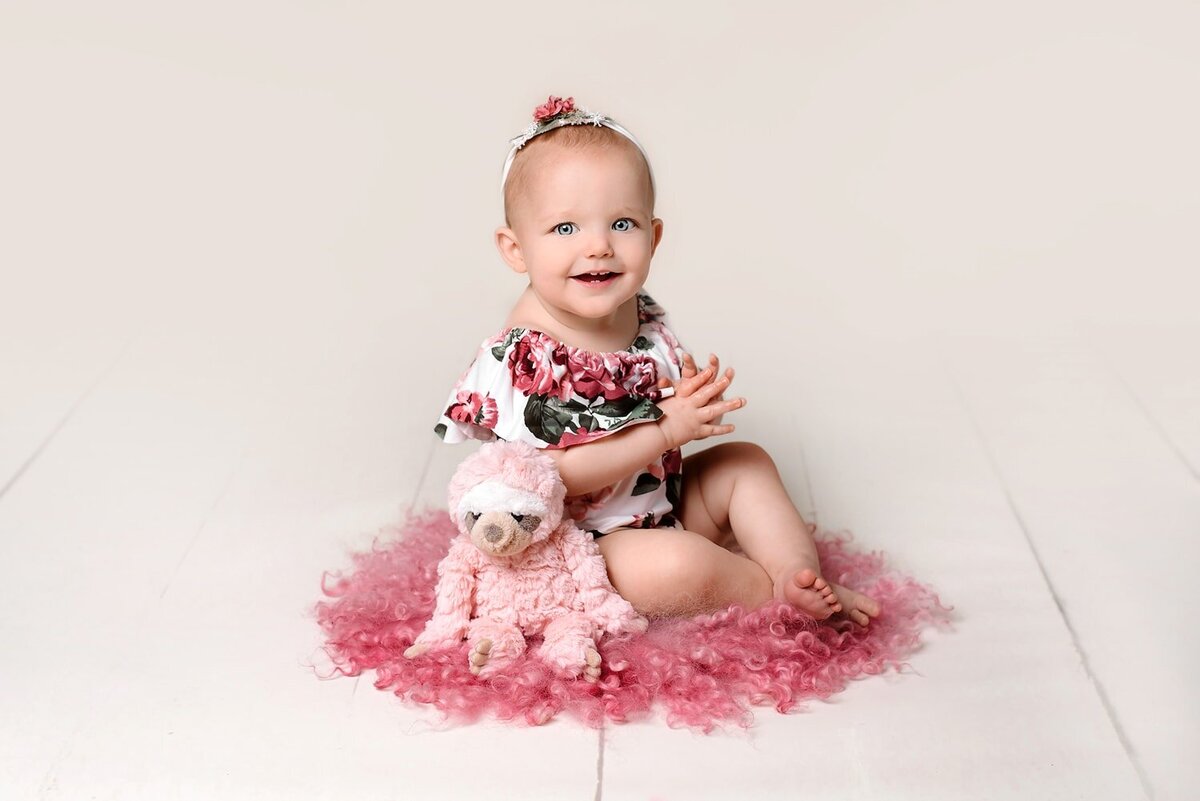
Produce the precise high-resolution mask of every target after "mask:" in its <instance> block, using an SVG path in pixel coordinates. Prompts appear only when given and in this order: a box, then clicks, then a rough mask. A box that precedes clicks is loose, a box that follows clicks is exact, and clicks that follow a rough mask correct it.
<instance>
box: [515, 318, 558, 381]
mask: <svg viewBox="0 0 1200 801" xmlns="http://www.w3.org/2000/svg"><path fill="white" fill-rule="evenodd" d="M550 351H551V348H550V344H549V340H547V338H546V336H545V334H542V333H541V332H539V331H530V332H528V334H527V335H526V336H524V337H522V338H520V339H519V340H517V342H516V343H515V344H514V345H513V349H512V352H511V353H510V354H509V356H508V370H509V373H510V374H511V375H512V383H513V386H514V387H516V388H517V389H519V390H520V391H521V392H524V393H525V394H526V395H530V394H533V395H550V394H558V391H559V387H558V381H557V379H555V377H554V361H553V359H552V358H551V355H550Z"/></svg>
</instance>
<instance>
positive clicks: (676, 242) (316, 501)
mask: <svg viewBox="0 0 1200 801" xmlns="http://www.w3.org/2000/svg"><path fill="white" fill-rule="evenodd" d="M610 6H611V8H610V7H609V6H605V9H604V13H598V12H597V10H596V8H595V7H594V5H589V4H581V5H577V6H572V5H571V4H563V3H560V2H555V1H553V0H527V1H526V2H525V3H523V4H522V5H521V6H520V7H514V6H511V5H501V4H495V3H478V4H471V3H467V4H441V5H439V4H428V3H427V4H397V3H378V2H377V3H370V2H366V3H355V4H335V3H324V4H323V3H303V4H299V3H280V2H276V1H275V0H237V1H236V2H233V0H211V2H206V3H194V4H173V3H165V4H164V3H157V4H156V3H144V2H138V0H113V1H112V2H109V3H105V4H102V5H98V4H95V3H85V2H75V3H71V2H63V3H28V2H21V1H20V0H12V1H11V2H5V3H3V4H2V5H0V66H2V67H3V69H0V116H2V117H3V121H2V122H0V569H2V570H3V576H4V579H3V581H0V801H10V800H11V801H32V800H34V799H37V800H41V799H67V800H68V801H75V799H120V800H121V801H140V800H141V799H145V800H146V801H164V800H167V799H221V800H222V801H227V800H231V801H237V800H239V799H288V801H297V800H298V799H338V801H340V800H341V799H350V798H353V799H410V798H411V799H423V798H447V799H460V798H461V799H467V798H471V799H474V798H487V799H489V801H499V799H507V798H522V799H525V798H546V799H555V801H561V800H562V799H578V800H579V801H592V800H593V799H603V801H627V800H628V801H649V800H650V799H660V800H661V801H675V799H688V801H696V799H726V798H732V797H737V798H742V797H745V798H770V799H775V798H780V799H782V798H805V799H831V800H833V801H852V800H853V799H873V800H879V799H887V800H888V801H897V800H898V799H914V801H916V800H917V799H919V800H920V801H932V800H934V799H944V800H945V801H961V800H962V799H1020V801H1030V799H1054V800H1055V801H1057V800H1058V799H1067V798H1079V799H1088V801H1104V800H1107V799H1112V800H1113V801H1129V800H1130V799H1155V801H1187V800H1188V799H1194V798H1197V797H1200V760H1197V759H1196V755H1197V754H1200V690H1197V681H1196V677H1197V676H1198V675H1200V634H1198V633H1197V627H1196V625H1195V620H1196V618H1197V612H1198V611H1200V609H1198V607H1200V604H1198V603H1197V600H1196V595H1197V591H1196V588H1195V581H1194V578H1193V577H1194V576H1196V575H1197V574H1198V573H1197V570H1198V568H1200V544H1198V543H1200V370H1198V369H1197V363H1198V361H1197V355H1196V354H1197V352H1198V351H1200V316H1198V315H1197V313H1196V299H1197V298H1198V297H1200V281H1198V280H1197V278H1196V276H1195V267H1196V264H1197V263H1200V250H1198V249H1197V240H1196V236H1195V221H1196V219H1197V218H1198V217H1200V196H1198V195H1197V194H1196V191H1195V187H1196V186H1200V150H1198V149H1197V148H1196V147H1195V142H1197V141H1200V114H1198V113H1197V110H1196V109H1197V107H1196V104H1195V103H1194V102H1188V101H1187V99H1188V98H1194V97H1195V95H1196V87H1197V86H1198V85H1200V56H1198V55H1197V53H1198V51H1197V49H1196V47H1195V41H1196V38H1197V31H1198V30H1200V13H1198V11H1197V6H1196V5H1195V4H1194V3H1182V2H1180V3H1176V2H1161V3H1149V4H1144V3H1124V4H1122V3H1105V4H1095V3H1082V2H1075V0H1052V1H1049V2H1048V1H1047V0H1012V2H1006V3H1002V4H1000V3H994V4H975V3H948V2H943V1H942V0H917V1H916V2H911V3H902V4H897V3H840V4H839V3H821V2H815V1H814V2H798V3H786V4H785V3H771V2H765V0H764V1H763V2H744V3H738V4H728V3H694V2H689V3H683V2H682V1H681V0H680V1H679V2H670V1H667V0H664V2H660V3H651V4H644V3H642V4H638V3H620V2H617V3H614V4H610ZM667 32H670V33H669V35H668V33H667ZM548 92H553V93H555V94H560V95H564V96H566V95H571V94H573V95H574V96H575V97H576V99H577V101H578V102H580V103H581V104H583V105H588V106H589V107H594V108H595V109H596V110H599V111H601V112H604V113H608V114H611V115H612V116H614V117H616V118H617V119H620V120H621V121H622V122H623V123H625V124H628V125H630V126H631V129H632V130H636V131H637V133H638V136H639V139H640V140H641V141H642V142H643V144H644V145H646V146H647V148H648V150H649V152H650V153H651V156H652V159H653V161H654V170H655V177H656V180H657V181H658V182H659V184H660V190H661V191H660V195H659V198H658V207H657V209H656V211H657V212H658V214H659V216H661V217H662V218H664V220H665V221H666V229H665V236H664V240H663V244H662V246H661V247H660V248H659V250H658V252H657V254H656V256H655V260H654V267H653V272H652V275H651V278H650V281H649V283H648V285H647V289H648V290H649V291H650V293H651V294H652V295H653V296H654V297H655V298H656V299H657V300H659V301H660V302H661V303H662V304H663V305H664V306H665V307H666V309H667V310H668V312H670V313H671V315H672V318H673V322H674V325H675V328H676V331H677V333H678V334H679V335H680V337H681V339H682V340H683V342H684V343H685V344H686V345H688V346H689V347H691V348H693V349H694V350H695V352H697V353H699V354H701V355H702V356H703V355H705V354H707V353H708V352H709V351H714V350H715V351H716V352H717V353H718V354H719V355H720V356H721V358H722V361H723V363H725V364H728V365H732V366H734V367H735V368H736V369H737V379H736V382H735V389H736V391H738V392H739V393H740V394H744V395H745V396H746V397H747V398H748V399H749V404H748V405H747V406H746V408H745V409H744V410H741V411H739V412H738V413H737V415H736V418H735V419H732V420H731V421H732V422H736V423H737V425H738V431H737V433H736V435H735V436H736V437H738V438H743V439H748V440H752V441H755V442H758V443H760V444H762V445H764V446H765V447H766V448H767V449H768V450H769V451H770V452H771V453H772V455H773V456H774V457H775V459H776V461H777V463H778V465H779V467H780V470H781V472H782V474H783V475H784V477H785V479H786V481H787V483H788V486H789V487H790V489H791V490H792V492H793V497H794V499H795V501H796V503H797V504H798V505H799V506H800V507H801V509H802V511H803V512H804V513H805V514H806V515H808V516H810V517H811V518H814V519H816V520H817V521H818V522H819V523H820V524H821V525H822V526H823V527H826V528H828V529H850V530H852V531H853V532H854V534H855V535H856V538H857V541H858V543H859V544H860V546H861V547H863V548H868V549H878V550H883V551H886V552H887V553H888V554H889V556H890V558H891V560H892V562H893V563H894V564H895V565H896V566H897V567H899V568H901V569H902V570H904V571H906V572H908V573H910V574H912V575H914V576H915V577H917V578H919V579H920V580H922V581H925V582H928V583H930V584H932V585H933V586H934V587H935V588H936V589H937V590H938V591H939V592H940V594H941V596H942V597H943V599H944V600H945V601H946V602H948V603H950V604H953V605H954V606H955V608H956V616H957V622H956V628H955V629H954V630H953V631H948V632H932V631H931V632H929V633H928V634H927V636H926V639H925V644H924V647H923V648H922V649H921V650H920V651H918V652H917V653H916V654H915V655H914V656H913V658H912V660H911V664H910V669H908V670H906V671H905V672H904V673H903V675H896V674H892V675H887V676H880V677H874V678H870V679H867V680H864V681H861V682H856V683H854V684H853V685H852V686H851V687H850V688H848V689H847V690H846V691H845V692H843V693H841V694H840V695H838V696H837V697H835V698H834V699H832V700H831V701H830V702H828V703H813V704H810V705H809V706H808V707H807V708H806V709H805V710H804V711H802V712H800V713H798V714H794V715H790V716H780V715H778V714H776V713H775V712H773V711H771V710H769V709H768V710H763V711H761V712H760V713H759V714H758V717H757V723H756V725H755V726H754V727H753V729H751V730H750V731H749V732H748V733H744V732H740V731H734V732H727V733H721V734H715V735H712V736H707V737H706V736H703V735H699V734H695V733H693V732H690V731H679V730H670V729H667V728H666V727H665V726H664V725H663V723H662V722H661V721H658V720H655V721H650V722H643V723H637V724H631V725H625V726H614V727H609V728H607V729H605V730H604V731H602V732H597V731H593V730H589V729H584V728H581V727H580V726H578V725H576V724H574V723H571V722H570V721H566V720H563V721H555V722H553V723H551V724H550V725H548V726H546V727H543V728H536V729H529V728H521V727H514V726H509V725H498V724H494V723H481V724H478V725H473V726H467V727H452V728H448V729H447V728H441V727H439V726H437V725H435V723H434V722H432V721H431V718H430V717H429V715H428V713H427V711H426V710H423V709H420V708H413V707H409V706H405V705H404V704H402V703H401V702H400V701H398V700H397V699H396V698H394V697H393V696H391V695H388V694H386V693H382V692H379V691H377V690H375V689H374V688H373V686H372V684H371V680H370V678H369V677H365V676H364V677H361V678H359V679H337V680H330V681H320V680H318V679H317V678H315V676H314V672H315V669H319V668H320V666H321V664H322V654H321V651H320V644H321V639H320V632H319V630H318V627H317V626H316V623H315V621H314V619H313V618H312V616H311V615H310V609H311V607H312V605H313V604H314V603H315V602H316V601H317V600H319V598H320V592H319V584H320V578H321V574H322V572H323V571H325V570H328V569H336V568H340V567H345V566H347V565H348V562H349V559H348V554H349V552H350V551H351V550H352V549H357V548H363V547H366V546H367V545H368V544H369V543H370V542H371V541H372V538H373V537H374V535H375V533H376V532H377V531H378V530H379V529H380V527H382V526H386V525H388V524H390V523H392V522H394V521H397V520H398V519H400V517H401V511H402V509H403V508H404V507H405V506H407V505H410V504H413V503H418V504H421V505H433V504H436V505H440V504H441V503H443V493H444V487H445V484H446V481H447V479H448V477H449V476H450V474H451V472H452V470H453V468H454V466H455V464H456V463H457V462H458V460H460V459H461V458H462V457H463V456H464V455H465V454H466V453H467V452H468V451H469V447H470V446H465V445H464V446H459V448H463V450H459V449H458V448H451V447H448V446H445V445H442V444H441V443H439V442H438V441H437V439H436V437H435V436H434V434H433V433H432V430H431V429H432V424H433V422H434V420H435V418H436V416H437V412H438V411H439V405H440V404H441V402H442V401H443V400H444V398H445V396H446V393H447V392H448V390H449V388H450V386H451V384H452V383H453V381H454V379H455V378H456V377H457V375H458V374H459V372H460V371H461V370H462V369H463V368H464V367H465V366H466V363H467V361H468V360H469V358H470V357H471V355H472V354H473V352H474V348H475V347H476V346H477V344H478V343H479V342H480V340H482V339H483V338H484V337H485V336H487V335H489V334H491V333H493V332H494V331H495V330H496V328H497V326H498V325H499V324H500V322H501V321H502V320H503V318H504V315H505V314H506V313H507V312H508V309H509V307H510V306H511V303H512V300H513V299H514V298H515V296H516V295H517V293H518V292H519V291H520V289H521V283H520V279H519V278H518V277H516V276H514V275H513V274H511V273H510V272H508V271H507V270H506V269H505V268H504V266H503V265H502V263H501V262H500V260H499V259H498V257H497V255H496V253H495V251H494V248H493V245H492V243H491V233H492V230H493V228H494V227H495V226H496V225H497V224H498V223H499V221H500V214H499V199H498V193H497V191H496V180H497V179H498V177H499V173H500V167H501V165H502V164H503V159H504V156H505V155H506V153H507V145H506V142H507V140H508V138H509V137H511V136H513V135H515V134H516V133H517V132H518V131H519V130H520V129H521V128H522V127H523V126H524V125H525V124H526V123H527V119H528V111H529V109H531V108H532V107H533V105H535V103H536V102H540V101H542V99H543V98H545V96H546V94H547V93H548ZM706 444H708V443H701V444H699V445H706Z"/></svg>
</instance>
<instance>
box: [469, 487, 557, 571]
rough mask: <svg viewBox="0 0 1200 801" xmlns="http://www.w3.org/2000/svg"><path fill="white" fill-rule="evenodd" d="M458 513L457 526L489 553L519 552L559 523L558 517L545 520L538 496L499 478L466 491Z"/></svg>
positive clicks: (544, 512)
mask: <svg viewBox="0 0 1200 801" xmlns="http://www.w3.org/2000/svg"><path fill="white" fill-rule="evenodd" d="M458 514H459V519H458V526H459V529H460V530H461V531H462V532H463V533H464V534H466V535H467V536H469V537H470V538H471V542H473V543H475V547H477V548H478V549H479V550H481V551H483V552H484V553H486V554H488V555H489V556H512V555H513V554H517V553H520V552H521V551H523V550H525V549H526V548H528V547H529V546H530V545H531V544H532V543H534V542H538V541H541V540H544V539H545V538H546V537H547V536H548V534H549V531H550V529H552V528H554V526H556V525H558V521H557V520H547V518H548V516H549V515H548V512H547V509H546V505H545V503H544V502H543V500H542V499H541V498H540V497H539V496H537V495H534V494H533V493H531V492H526V491H524V490H519V489H516V488H514V487H510V486H508V485H507V484H504V483H502V482H500V481H485V482H483V483H482V484H479V485H477V486H475V487H472V488H471V489H470V490H468V491H467V493H466V494H465V495H463V497H462V499H461V500H460V501H459V504H458ZM543 522H545V523H546V525H543Z"/></svg>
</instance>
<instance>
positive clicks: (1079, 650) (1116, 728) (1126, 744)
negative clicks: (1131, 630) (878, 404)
mask: <svg viewBox="0 0 1200 801" xmlns="http://www.w3.org/2000/svg"><path fill="white" fill-rule="evenodd" d="M943 369H944V371H945V373H946V376H947V377H948V379H949V381H950V384H951V386H952V387H953V388H954V391H955V394H957V395H958V400H959V403H960V404H961V405H962V408H963V411H964V412H965V413H966V415H967V420H968V421H969V422H970V424H971V428H972V430H973V431H974V433H975V438H976V440H977V441H978V442H979V446H980V448H981V449H982V450H983V454H984V457H985V458H986V459H987V462H988V465H989V467H990V468H991V470H992V475H993V476H995V478H996V482H997V483H998V484H999V485H1000V490H1001V492H1003V493H1004V500H1005V502H1006V503H1007V505H1008V509H1009V512H1011V513H1012V516H1013V519H1014V520H1016V523H1017V527H1018V528H1020V530H1021V534H1022V535H1023V536H1024V537H1025V542H1026V544H1027V545H1028V546H1029V550H1030V553H1031V554H1032V555H1033V559H1034V561H1035V562H1036V563H1037V567H1038V571H1039V572H1040V573H1041V576H1042V581H1043V582H1044V583H1045V586H1046V589H1047V590H1048V591H1049V593H1050V597H1051V598H1053V599H1054V605H1055V607H1057V609H1058V614H1059V617H1060V618H1061V619H1062V621H1063V625H1065V626H1066V628H1067V632H1068V633H1069V634H1070V637H1071V647H1072V649H1073V650H1074V651H1075V655H1076V656H1077V657H1078V659H1079V663H1080V665H1081V666H1082V667H1083V670H1084V673H1085V674H1086V675H1087V678H1088V681H1089V682H1091V685H1092V688H1093V689H1094V690H1095V691H1096V697H1097V698H1099V699H1100V705H1101V707H1102V708H1103V709H1104V714H1105V715H1106V716H1107V717H1108V721H1109V724H1110V725H1111V726H1112V727H1113V732H1114V733H1115V734H1116V735H1117V740H1118V742H1119V743H1120V744H1121V748H1122V749H1123V750H1124V751H1125V756H1126V758H1127V759H1128V760H1129V764H1130V765H1131V766H1132V767H1133V769H1134V772H1135V773H1136V774H1137V777H1138V781H1139V782H1141V785H1142V792H1144V793H1145V795H1146V798H1147V799H1149V801H1153V799H1154V790H1153V787H1152V785H1151V784H1150V778H1149V776H1147V774H1146V772H1145V770H1144V769H1143V767H1142V764H1141V761H1140V760H1139V759H1138V758H1137V754H1136V752H1135V751H1134V748H1133V744H1132V743H1131V742H1130V741H1129V738H1128V736H1127V735H1126V733H1125V727H1124V726H1123V725H1122V724H1121V721H1120V718H1119V717H1118V716H1117V711H1116V709H1115V708H1114V707H1113V705H1112V702H1111V701H1110V700H1109V698H1108V693H1107V692H1106V691H1105V689H1104V684H1103V683H1102V682H1101V681H1100V680H1099V679H1098V678H1097V676H1096V674H1095V672H1094V671H1093V670H1092V666H1091V663H1090V662H1089V661H1088V658H1087V653H1086V652H1085V651H1084V649H1083V647H1082V645H1081V644H1080V642H1079V635H1078V633H1077V632H1076V631H1075V627H1074V626H1073V625H1072V624H1071V618H1070V616H1069V615H1068V614H1067V610H1066V608H1065V607H1064V606H1063V602H1062V599H1061V598H1060V597H1059V594H1058V591H1057V590H1056V589H1055V588H1054V582H1053V581H1051V579H1050V574H1049V573H1048V572H1047V571H1046V565H1045V563H1044V562H1043V560H1042V555H1041V553H1040V552H1039V551H1038V548H1037V544H1036V543H1035V542H1034V540H1033V535H1032V534H1031V533H1030V530H1029V526H1028V525H1027V524H1026V522H1025V519H1024V518H1023V517H1022V516H1021V511H1020V509H1019V508H1018V506H1017V503H1016V500H1015V499H1014V498H1013V495H1012V492H1011V491H1010V490H1009V487H1008V482H1007V481H1006V480H1005V478H1004V473H1003V472H1002V471H1001V470H1000V464H999V462H998V461H997V460H996V456H995V453H994V452H993V451H992V447H991V444H990V443H989V442H988V439H987V437H986V436H985V435H984V433H983V427H982V426H981V425H980V423H979V420H978V419H977V418H976V417H975V414H974V411H973V410H972V409H971V405H970V403H968V402H967V397H966V393H965V392H964V391H963V389H962V387H961V386H960V385H959V383H958V381H957V380H956V379H955V377H954V373H953V371H952V370H950V368H949V367H948V366H947V365H946V364H945V363H943Z"/></svg>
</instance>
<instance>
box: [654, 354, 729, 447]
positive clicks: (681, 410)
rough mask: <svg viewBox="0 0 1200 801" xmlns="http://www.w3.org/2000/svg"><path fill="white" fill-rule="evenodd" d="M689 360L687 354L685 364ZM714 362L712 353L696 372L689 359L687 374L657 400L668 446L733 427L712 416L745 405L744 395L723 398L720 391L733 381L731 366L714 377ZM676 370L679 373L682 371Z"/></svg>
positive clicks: (660, 423) (726, 431)
mask: <svg viewBox="0 0 1200 801" xmlns="http://www.w3.org/2000/svg"><path fill="white" fill-rule="evenodd" d="M689 360H690V357H689V358H688V359H685V362H684V363H685V365H686V364H687V362H688V361H689ZM715 362H716V357H713V360H712V362H710V364H709V366H708V367H706V368H704V369H703V370H701V371H700V372H698V373H697V372H696V370H695V367H696V365H695V362H692V364H691V369H690V373H691V375H690V376H689V377H684V378H681V379H680V380H679V381H678V382H677V383H676V384H675V385H674V389H675V394H674V395H673V396H672V397H670V398H666V399H664V400H662V401H659V403H658V407H659V408H660V409H662V410H663V412H664V414H663V416H662V418H660V419H659V421H658V426H659V428H660V429H661V430H662V432H663V434H664V435H665V436H666V438H667V447H668V450H670V449H674V448H678V447H681V446H682V445H685V444H687V443H689V442H692V441H693V440H697V439H706V438H708V437H711V436H714V435H718V434H728V433H730V432H731V431H733V426H732V425H721V424H720V423H719V422H714V420H720V419H721V417H722V416H723V415H724V414H725V413H726V412H732V411H734V410H735V409H740V408H742V407H743V406H745V405H746V399H745V398H734V399H733V400H731V401H727V400H723V398H722V397H721V396H722V393H724V391H725V390H726V389H727V388H728V387H729V384H730V382H731V381H733V370H732V369H728V370H726V371H725V375H723V376H721V377H720V378H714V376H716V374H717V370H716V367H715V366H714V363H715ZM680 373H681V375H682V374H683V371H682V370H681V371H680Z"/></svg>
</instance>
